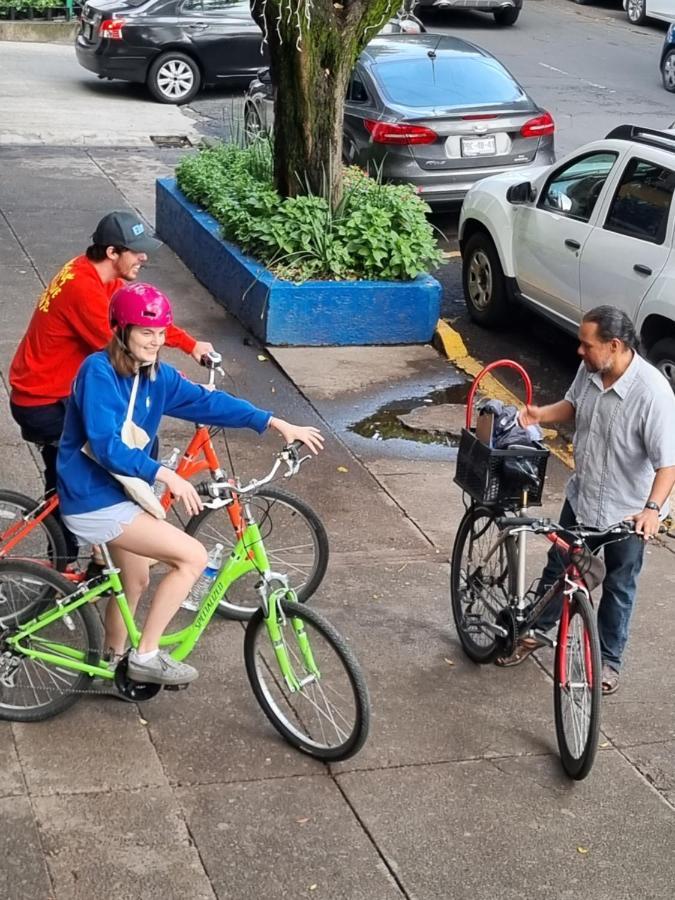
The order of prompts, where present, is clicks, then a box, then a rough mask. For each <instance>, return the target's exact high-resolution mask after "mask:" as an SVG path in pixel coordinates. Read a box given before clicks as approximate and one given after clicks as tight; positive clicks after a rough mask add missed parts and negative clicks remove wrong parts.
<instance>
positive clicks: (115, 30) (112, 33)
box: [98, 19, 126, 41]
mask: <svg viewBox="0 0 675 900" xmlns="http://www.w3.org/2000/svg"><path fill="white" fill-rule="evenodd" d="M125 24H126V22H125V20H124V19H104V20H103V21H102V22H101V24H100V25H99V28H98V33H99V36H100V37H102V38H109V40H111V41H121V40H122V27H123V26H124V25H125Z"/></svg>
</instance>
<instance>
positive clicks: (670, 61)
mask: <svg viewBox="0 0 675 900" xmlns="http://www.w3.org/2000/svg"><path fill="white" fill-rule="evenodd" d="M661 78H662V79H663V86H664V88H665V89H666V90H667V91H670V92H671V93H675V50H669V51H668V52H667V53H666V55H665V56H664V57H663V62H662V63H661Z"/></svg>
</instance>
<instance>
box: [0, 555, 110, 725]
mask: <svg viewBox="0 0 675 900" xmlns="http://www.w3.org/2000/svg"><path fill="white" fill-rule="evenodd" d="M11 584H20V585H21V587H20V588H18V589H21V590H29V589H30V590H33V591H38V592H39V594H40V595H41V597H42V598H43V600H42V602H43V604H45V603H46V602H47V601H46V597H47V596H48V598H49V603H53V602H54V601H55V600H56V599H61V598H63V597H67V596H69V595H70V594H72V593H73V592H74V591H75V590H76V589H77V588H76V586H74V585H73V584H71V582H70V581H68V579H67V578H64V577H63V576H62V575H60V574H59V573H58V572H55V571H54V570H53V569H48V568H47V567H46V566H42V565H40V564H39V563H33V562H26V561H23V560H14V559H8V560H5V561H3V562H0V590H3V591H6V590H8V589H9V588H8V586H9V585H11ZM40 585H42V587H40ZM69 618H70V625H71V626H72V629H71V627H69V626H67V625H66V623H65V621H64V620H63V619H57V620H56V621H55V622H52V623H51V624H49V625H45V626H44V628H42V629H40V630H39V631H37V632H35V633H34V634H33V635H31V637H30V638H27V639H26V640H27V641H30V643H31V644H32V645H33V646H37V645H39V643H40V638H39V637H38V635H42V638H43V639H44V640H47V641H49V642H56V643H61V644H66V645H68V646H70V647H71V648H73V649H77V650H80V651H81V652H82V653H84V654H85V658H87V659H93V658H94V656H97V655H98V654H99V653H100V648H101V628H100V622H99V618H98V616H97V615H96V612H95V611H94V610H93V609H92V607H91V606H90V605H89V604H85V605H83V606H81V607H80V608H79V609H76V610H74V611H73V612H71V613H70V614H69ZM11 633H12V632H11V631H10V633H9V635H4V636H3V639H2V640H1V641H0V654H4V653H7V652H9V653H10V654H11V655H12V657H13V658H14V659H16V658H17V657H18V658H19V660H20V662H19V665H18V667H17V669H16V671H15V673H14V679H13V680H14V684H13V685H8V684H7V683H3V682H0V719H8V720H10V721H12V722H39V721H42V720H43V719H49V718H51V717H52V716H56V715H58V714H59V713H62V712H65V710H67V709H68V708H69V707H70V706H72V705H73V704H74V703H76V702H77V700H78V699H79V698H80V696H81V693H76V692H85V691H86V690H87V689H88V688H89V686H90V685H91V678H90V676H89V675H87V674H85V673H83V672H76V671H75V670H72V669H67V668H59V667H57V666H52V665H51V664H50V663H45V662H42V661H39V660H31V659H30V658H29V657H26V656H23V655H22V654H20V653H17V652H16V651H14V650H12V649H11V648H10V646H8V644H7V637H8V636H11ZM73 634H77V637H76V638H71V637H70V636H71V635H73ZM50 650H51V652H53V653H55V652H56V651H55V649H54V648H53V647H50ZM45 676H46V677H47V679H48V682H51V683H48V684H45V681H44V679H45ZM17 681H18V682H19V683H18V684H17ZM22 690H23V694H22V693H21V692H22ZM31 694H32V695H33V697H34V701H35V702H31V701H30V700H29V697H30V695H31ZM23 696H26V700H25V701H23V702H20V701H21V698H22V697H23ZM41 697H44V702H40V701H41Z"/></svg>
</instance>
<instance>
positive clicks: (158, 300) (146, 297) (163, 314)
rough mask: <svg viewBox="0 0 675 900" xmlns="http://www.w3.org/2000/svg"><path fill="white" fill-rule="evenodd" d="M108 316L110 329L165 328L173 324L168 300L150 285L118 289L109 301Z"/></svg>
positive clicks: (135, 285) (128, 286)
mask: <svg viewBox="0 0 675 900" xmlns="http://www.w3.org/2000/svg"><path fill="white" fill-rule="evenodd" d="M108 316H109V319H110V327H111V328H126V327H127V325H143V326H145V327H146V328H166V327H167V326H168V325H172V324H173V313H172V311H171V303H170V302H169V298H168V297H167V296H166V294H163V293H162V292H161V291H160V290H159V289H158V288H156V287H153V286H152V285H151V284H126V285H125V286H124V287H121V288H119V290H117V291H115V293H114V294H113V295H112V298H111V300H110V309H109V312H108Z"/></svg>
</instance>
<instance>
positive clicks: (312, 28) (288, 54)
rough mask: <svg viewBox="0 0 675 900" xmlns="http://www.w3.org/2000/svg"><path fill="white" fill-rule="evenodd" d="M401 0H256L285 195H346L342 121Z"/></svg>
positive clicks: (278, 177)
mask: <svg viewBox="0 0 675 900" xmlns="http://www.w3.org/2000/svg"><path fill="white" fill-rule="evenodd" d="M400 5H401V0H342V3H340V2H335V3H334V2H333V0H251V11H252V13H253V16H254V18H255V19H256V21H257V22H258V24H259V25H260V27H261V28H262V30H263V33H264V34H265V35H266V39H267V44H268V50H269V55H270V72H271V77H272V83H273V84H274V86H275V89H276V92H275V100H274V178H275V183H276V187H277V190H278V191H279V192H280V193H281V194H282V195H283V196H284V197H296V196H299V195H303V194H315V195H321V196H324V197H326V198H327V199H329V200H330V203H331V206H332V207H333V208H335V207H336V206H337V205H338V204H339V202H340V199H341V197H342V122H343V118H344V102H345V95H346V92H347V87H348V85H349V78H350V75H351V72H352V69H353V67H354V63H355V62H356V60H357V58H358V55H359V53H360V52H361V50H362V49H363V47H364V46H365V45H366V44H367V43H368V41H369V40H371V39H372V38H373V37H374V36H375V35H376V34H377V32H378V31H379V30H380V29H381V28H382V27H383V26H384V24H385V23H386V22H387V20H388V19H389V17H390V16H391V15H392V14H393V13H394V12H395V11H396V10H397V9H398V8H399V6H400Z"/></svg>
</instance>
